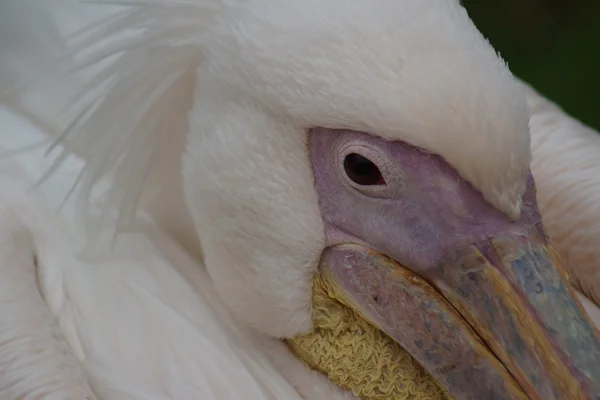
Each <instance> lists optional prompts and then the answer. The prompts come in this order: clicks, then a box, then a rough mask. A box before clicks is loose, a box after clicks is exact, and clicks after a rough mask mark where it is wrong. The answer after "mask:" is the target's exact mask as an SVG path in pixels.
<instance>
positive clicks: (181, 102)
mask: <svg viewBox="0 0 600 400" xmlns="http://www.w3.org/2000/svg"><path fill="white" fill-rule="evenodd" d="M49 3H51V4H49ZM66 3H68V2H65V1H64V0H53V1H51V2H48V0H9V1H8V4H5V5H4V4H3V5H2V6H0V8H1V9H2V10H4V9H5V8H6V9H7V10H8V9H10V10H11V12H10V13H5V12H4V11H2V12H0V14H4V15H6V16H7V17H8V16H9V15H10V17H11V18H12V19H13V24H12V25H11V26H12V27H14V28H15V29H14V30H16V28H19V29H20V32H19V31H15V32H2V33H3V35H4V37H5V38H7V37H8V36H6V35H9V34H13V35H14V36H13V37H14V38H15V39H14V40H13V39H11V40H7V39H5V40H6V43H2V44H0V45H1V46H2V47H3V48H4V49H6V52H7V53H8V55H7V56H6V57H11V56H14V59H18V60H19V61H21V62H22V63H23V60H25V62H24V63H27V62H29V63H30V64H32V63H40V62H41V63H43V65H44V67H43V71H42V69H41V68H39V67H38V66H36V65H30V67H31V69H32V71H35V73H29V74H20V71H17V72H15V69H14V68H13V69H12V70H10V69H9V68H4V69H0V90H2V91H3V93H2V96H1V97H0V102H2V103H4V104H5V105H7V106H9V107H11V108H13V109H15V111H17V112H20V113H22V114H25V117H27V118H29V119H32V120H34V121H33V122H40V121H43V122H44V123H45V124H46V127H47V130H50V127H52V128H54V129H53V130H54V131H55V132H53V133H54V134H55V135H54V136H55V137H53V140H52V142H51V143H50V145H49V149H48V152H51V151H53V150H55V149H60V150H59V155H58V156H57V158H56V161H55V162H54V164H53V166H52V167H51V168H50V169H49V171H48V172H47V174H45V176H44V177H42V181H44V180H46V179H47V178H48V177H50V176H51V175H52V174H53V172H54V171H55V170H57V169H58V168H59V167H60V165H61V163H62V162H63V161H64V159H65V158H66V157H67V156H68V155H69V154H70V153H71V152H74V153H76V154H78V155H80V156H82V157H83V159H84V160H85V163H84V167H83V169H82V171H81V174H80V176H79V178H78V179H77V182H75V183H74V187H75V186H76V187H77V188H78V192H79V195H80V197H79V199H78V201H79V204H78V210H79V212H80V213H81V215H82V217H83V218H84V220H85V221H86V222H87V225H88V227H91V226H93V225H94V224H92V223H90V222H91V220H90V218H91V214H90V213H89V212H88V211H89V204H90V198H91V196H92V191H93V189H94V187H95V186H96V184H97V183H98V182H99V181H100V180H101V179H102V178H103V177H105V176H107V175H109V176H110V177H111V179H112V181H111V185H110V187H109V189H108V192H107V193H106V197H105V198H104V199H103V202H102V206H101V211H106V212H108V211H109V210H116V212H117V213H118V219H117V226H116V227H115V228H116V231H115V233H117V232H118V231H121V230H123V229H124V228H125V227H126V226H127V225H128V224H129V222H130V221H131V218H132V217H133V216H134V215H135V213H136V209H137V208H138V205H139V204H140V202H141V201H145V200H146V199H149V198H151V197H152V195H153V194H156V192H157V191H160V178H159V176H160V175H159V174H161V173H164V171H165V167H167V168H166V170H169V169H170V170H172V168H173V163H174V162H177V160H178V159H179V157H180V155H181V152H182V151H183V145H184V144H185V138H186V134H187V129H188V128H187V119H188V118H187V117H188V115H187V113H188V112H189V110H190V108H191V106H192V103H193V90H194V80H195V70H196V68H197V67H198V65H199V64H200V63H201V61H202V46H203V43H204V42H205V35H207V34H208V33H209V31H210V27H211V26H212V25H213V21H214V18H216V17H217V16H218V15H219V14H220V11H222V9H223V8H224V7H226V6H227V2H226V1H220V0H204V1H203V0H107V1H103V0H98V1H91V2H88V3H93V5H90V4H86V5H84V4H71V7H73V6H75V7H81V8H85V7H96V8H97V9H100V8H101V7H105V9H106V10H110V11H111V12H110V15H108V16H105V17H103V18H96V21H95V22H93V23H89V24H87V26H85V27H84V28H83V29H79V30H78V31H77V32H76V33H75V34H71V35H69V36H63V37H60V38H59V41H56V40H55V41H54V42H55V44H56V46H55V49H56V51H54V53H52V51H48V48H47V46H48V45H47V44H46V42H47V41H48V40H46V41H44V40H42V39H44V38H45V37H48V36H49V31H50V29H51V26H50V25H48V24H45V25H40V24H38V25H35V24H33V23H31V22H34V21H33V18H37V19H39V18H41V17H40V16H41V15H42V14H43V13H47V12H49V10H50V8H51V7H53V6H54V5H56V6H57V7H58V5H62V6H65V9H66V8H67V4H66ZM52 11H54V12H55V14H58V12H57V11H56V10H52ZM58 17H59V18H58V20H59V22H60V15H58ZM15 18H16V19H17V21H14V19H15ZM19 19H20V20H19ZM14 22H16V23H14ZM23 26H28V27H30V28H28V29H30V30H28V31H26V33H27V37H26V38H25V37H24V36H23V33H24V32H25V31H23V29H22V27H23ZM33 26H38V28H31V27H33ZM5 30H6V29H5ZM19 35H20V36H19ZM52 35H54V37H58V34H57V33H56V32H53V33H52ZM24 39H26V40H24ZM9 44H11V45H12V48H11V47H10V46H9ZM15 49H16V50H18V51H15ZM40 50H44V52H42V53H41V54H42V55H43V56H44V57H45V59H44V60H41V59H40V57H37V58H30V59H29V61H27V60H28V59H27V57H23V56H22V55H23V54H25V55H30V54H38V53H39V51H40ZM53 50H54V49H53ZM57 51H60V57H57V58H54V57H53V54H56V52H57ZM19 56H21V57H19ZM3 57H5V55H3ZM48 65H50V67H48ZM9 71H10V72H9ZM15 74H17V75H19V76H17V77H16V78H17V83H16V84H14V82H15ZM58 75H60V76H61V77H62V78H63V79H66V80H68V81H69V85H68V86H70V89H71V90H70V91H69V92H68V93H61V96H58V93H52V92H48V88H49V87H52V85H49V84H50V83H52V81H53V80H55V79H57V76H58ZM32 76H36V77H35V79H31V78H32ZM9 84H10V86H9ZM63 90H64V85H63ZM28 92H31V93H35V94H41V95H42V97H44V98H45V99H53V98H55V95H56V100H57V101H58V103H60V104H59V105H60V107H61V109H63V110H64V112H63V113H62V114H61V115H60V116H55V117H53V118H56V119H55V120H54V119H53V120H52V121H48V119H49V118H50V117H49V116H47V115H41V114H42V113H41V112H38V110H32V109H31V108H29V109H28V108H27V107H26V106H23V103H22V102H20V101H15V99H16V98H19V96H15V93H16V94H22V93H28ZM54 109H56V107H54ZM36 117H39V118H36ZM36 119H37V121H35V120H36ZM165 163H166V164H168V165H165ZM168 167H170V168H168ZM90 233H92V232H91V231H90Z"/></svg>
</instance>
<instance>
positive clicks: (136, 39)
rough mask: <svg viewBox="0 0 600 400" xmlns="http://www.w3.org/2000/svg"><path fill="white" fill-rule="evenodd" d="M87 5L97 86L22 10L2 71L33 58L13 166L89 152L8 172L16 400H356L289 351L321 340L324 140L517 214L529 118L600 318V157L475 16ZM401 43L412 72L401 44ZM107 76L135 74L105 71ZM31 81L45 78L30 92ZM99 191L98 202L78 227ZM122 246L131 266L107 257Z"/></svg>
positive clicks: (7, 287) (544, 184)
mask: <svg viewBox="0 0 600 400" xmlns="http://www.w3.org/2000/svg"><path fill="white" fill-rule="evenodd" d="M59 3H60V4H59ZM63 3H64V4H63ZM68 3H69V2H68V1H65V2H62V3H61V2H56V3H53V6H54V5H55V6H56V7H57V8H56V9H53V10H52V11H53V12H54V15H55V16H56V17H57V18H59V19H60V20H61V21H66V22H68V23H66V22H65V23H66V25H64V24H63V25H60V26H61V27H62V28H64V29H65V30H66V31H71V30H73V29H75V28H77V27H78V25H79V26H81V25H87V24H88V22H89V21H90V20H91V19H94V20H100V21H101V22H100V23H99V24H98V25H95V27H94V28H93V29H92V30H90V31H88V32H86V33H83V34H81V35H80V36H78V37H77V39H74V40H73V41H72V42H69V43H67V48H69V49H76V50H77V51H74V52H73V53H70V54H69V56H72V57H73V58H74V59H75V61H73V62H74V63H75V64H79V65H80V66H84V65H85V66H87V65H88V64H90V65H91V68H83V69H81V70H80V69H77V71H76V73H75V72H72V71H70V70H68V68H67V67H70V66H71V64H69V63H67V65H64V64H54V63H52V61H53V58H54V56H55V55H58V54H60V51H61V50H60V49H61V48H62V47H63V45H64V44H63V43H61V40H60V38H58V36H59V34H58V33H55V32H53V31H52V28H51V25H44V24H42V23H41V22H39V23H38V25H37V27H38V28H39V29H33V28H27V29H24V27H26V24H25V21H33V19H32V18H33V17H36V18H39V19H37V21H43V20H44V18H46V16H45V14H43V13H42V12H41V11H40V8H38V7H40V4H37V2H35V1H31V0H28V1H20V2H19V3H18V4H17V2H16V1H13V2H7V3H6V4H3V5H1V6H0V15H1V17H0V35H1V36H0V40H1V41H0V51H2V52H6V54H10V55H11V58H9V57H3V58H2V60H1V61H0V90H4V91H5V93H8V94H5V96H4V99H5V104H6V105H7V106H8V107H9V108H10V109H12V114H11V113H9V112H5V113H4V114H3V115H2V121H3V126H2V131H1V133H2V136H1V138H2V142H1V143H2V144H3V148H4V150H9V148H15V147H19V146H21V145H26V144H29V143H37V142H39V141H42V140H43V139H44V138H45V134H57V133H58V132H66V134H64V135H63V136H61V139H60V140H59V141H58V145H57V147H56V148H55V149H54V151H53V152H52V154H53V155H54V156H55V157H58V160H59V161H60V163H58V164H56V163H53V162H52V159H50V160H49V159H44V158H43V153H44V151H45V150H46V148H47V147H40V148H39V149H38V150H35V151H32V152H28V153H20V154H18V155H15V156H13V157H11V158H10V159H5V160H3V161H2V163H3V165H2V181H1V182H2V184H1V185H0V193H1V196H0V198H1V201H2V204H3V207H2V213H0V219H1V221H2V222H1V224H2V226H1V228H0V237H1V238H2V240H1V243H2V247H0V249H1V250H0V251H2V253H3V255H2V260H3V261H2V262H3V263H2V265H0V277H2V279H0V285H2V286H0V293H2V295H1V296H2V298H1V299H2V301H0V307H1V310H2V311H0V398H2V399H5V398H6V399H17V398H36V396H42V395H45V396H47V397H45V398H48V399H71V398H72V399H81V398H86V396H87V397H88V398H93V396H96V398H98V399H109V400H113V399H115V400H117V399H188V398H190V399H191V398H201V399H206V400H210V399H216V400H222V399H237V398H240V399H241V398H243V399H249V400H250V399H252V400H254V399H257V400H258V399H295V398H307V399H351V398H353V397H352V396H351V395H349V394H347V393H344V392H342V391H341V390H340V389H338V388H336V387H334V386H333V385H332V384H330V383H329V381H328V380H327V379H326V378H324V377H322V376H321V375H319V374H317V373H315V372H312V371H310V370H309V369H308V368H306V367H305V366H304V365H303V364H301V363H300V362H299V361H298V360H296V359H295V358H294V357H293V356H291V354H290V353H289V352H288V350H287V348H286V347H285V346H284V345H283V344H282V343H281V342H280V341H279V340H277V339H274V338H273V337H286V336H293V335H295V334H297V333H299V332H302V331H306V330H307V329H309V328H310V325H311V321H310V285H311V282H312V281H311V276H312V271H313V269H314V265H315V263H316V260H317V259H318V256H319V254H320V251H321V250H322V247H323V238H322V237H320V236H319V234H317V233H319V232H322V231H323V228H322V222H321V219H320V215H319V211H318V209H317V208H316V207H317V199H316V193H315V190H314V187H312V172H311V170H310V166H309V165H308V164H307V158H306V153H305V152H304V151H303V149H304V148H305V146H306V144H305V137H304V135H303V134H302V132H303V131H304V129H305V128H306V127H309V126H313V125H321V126H333V125H335V126H336V127H343V128H354V129H363V130H364V129H367V128H369V129H371V130H372V131H377V132H378V134H380V135H381V136H382V137H384V138H387V139H394V140H397V139H402V140H405V141H407V142H409V143H411V144H414V145H418V146H422V147H424V148H427V149H428V150H430V151H432V152H436V153H439V154H441V155H443V156H444V157H445V158H446V159H447V160H448V162H450V163H451V164H452V165H453V166H454V167H455V168H457V169H458V170H459V171H460V172H461V173H462V174H463V175H464V176H465V177H466V178H468V179H469V180H470V181H471V182H472V183H473V185H474V186H475V187H477V188H478V189H479V190H481V191H482V193H484V195H485V197H486V199H487V200H488V201H489V202H490V203H492V204H493V205H494V206H496V207H498V208H499V209H501V210H502V211H504V212H505V213H507V214H510V215H513V214H518V212H519V208H520V204H519V201H520V196H521V194H522V192H523V190H524V180H523V179H521V177H522V176H523V175H524V174H525V173H526V171H527V168H528V167H529V162H530V151H529V135H528V134H527V122H528V121H529V118H528V114H527V113H528V109H527V106H526V104H525V99H527V100H528V101H529V104H530V106H532V107H531V110H532V112H533V113H534V115H533V119H532V120H531V121H532V144H533V164H532V168H533V173H534V175H535V176H536V179H537V182H538V186H539V198H540V204H541V206H542V212H543V214H544V221H545V223H546V225H547V228H548V230H549V232H550V235H551V236H552V237H553V238H554V239H555V240H556V241H557V244H558V246H559V248H560V250H561V251H562V252H563V253H564V254H566V255H567V261H568V266H569V268H570V270H571V273H572V275H574V276H575V278H576V279H578V280H579V281H581V282H583V283H582V285H581V289H582V290H585V293H586V294H587V295H588V296H590V297H592V299H593V300H595V301H598V298H596V297H594V296H596V291H597V290H598V289H597V288H598V287H599V286H598V285H600V283H599V282H598V280H597V278H596V275H595V271H596V269H597V265H596V264H597V262H595V260H597V259H598V257H599V256H600V254H599V253H600V250H598V249H597V248H596V246H594V244H595V243H596V239H597V238H598V235H599V232H600V211H598V210H597V209H596V206H595V203H596V202H595V201H594V199H595V198H598V197H597V193H596V192H597V189H596V188H597V187H600V185H599V184H600V182H599V181H600V178H598V177H600V174H596V173H594V171H596V170H597V169H598V168H600V164H598V163H597V162H596V161H595V160H594V153H593V149H595V148H597V147H598V146H600V145H599V144H598V143H600V141H599V139H598V138H597V137H596V136H595V135H594V134H593V132H591V131H590V130H588V128H586V127H583V126H582V125H579V124H577V123H576V122H574V121H572V120H571V119H570V118H569V117H567V116H566V115H564V114H563V113H562V111H560V110H559V109H557V108H555V107H554V106H553V105H551V104H550V103H548V102H546V101H545V100H544V99H542V98H541V97H539V95H537V94H536V93H534V92H532V91H530V90H529V89H528V88H525V90H523V87H522V85H521V84H520V83H518V82H517V81H516V80H515V79H514V78H513V77H512V75H510V73H509V72H508V70H507V69H506V68H505V66H504V63H503V62H502V61H501V60H500V59H499V58H498V57H497V56H496V55H495V53H494V52H493V51H492V50H491V48H490V47H489V45H488V44H487V42H485V40H484V39H483V38H482V37H481V35H480V34H479V33H478V32H477V30H476V29H475V28H474V26H472V24H471V22H470V21H469V20H468V17H467V15H466V13H465V12H464V10H463V9H462V8H460V7H459V6H458V4H457V2H454V1H446V0H438V1H434V2H430V3H427V4H425V3H423V2H420V1H411V0H405V1H400V2H397V1H396V2H393V1H379V2H352V3H351V5H349V4H346V3H345V2H344V5H341V2H337V1H333V0H331V1H328V2H326V3H324V2H321V1H316V0H315V1H308V2H303V3H297V2H296V3H295V2H286V1H266V0H254V1H243V2H242V1H239V2H237V1H232V2H229V1H227V2H225V1H223V2H217V1H193V0H161V1H149V0H133V1H115V2H112V3H119V4H120V5H119V6H116V8H112V6H111V7H110V8H103V7H108V6H105V5H96V6H91V7H97V8H92V10H102V11H103V12H104V10H108V13H109V14H111V13H116V15H117V16H118V17H117V19H110V20H105V19H103V17H104V15H101V14H99V13H97V12H96V11H93V12H91V11H87V13H88V15H87V16H85V15H84V16H82V15H81V14H77V13H73V14H65V12H67V11H68V10H69V6H70V5H69V4H68ZM338 3H339V4H338ZM123 4H124V5H126V6H127V7H125V8H121V5H123ZM60 7H66V8H64V9H62V8H60ZM65 10H67V11H65ZM82 10H84V11H85V8H84V9H82ZM9 11H10V12H9ZM38 11H40V14H37V13H38ZM90 15H91V16H93V18H90ZM392 16H393V17H394V18H396V19H393V20H392ZM9 22H11V24H10V25H9V24H8V23H9ZM307 26H308V28H307ZM45 27H47V29H46V28H45ZM299 27H302V29H299ZM357 27H360V28H361V29H357ZM130 30H134V31H135V30H139V31H138V32H130ZM5 31H6V32H5ZM16 33H18V34H19V36H18V37H17V36H14V37H13V36H11V37H9V36H8V35H9V34H10V35H15V34H16ZM424 33H425V34H424ZM30 34H31V35H30ZM55 34H56V36H53V35H55ZM29 35H30V36H29ZM53 37H55V38H56V40H53V39H52V38H53ZM42 38H43V39H45V40H44V41H41V39H42ZM14 39H19V40H14ZM385 41H397V42H398V43H399V45H398V47H399V52H398V53H397V54H396V53H394V54H389V53H387V52H386V51H385V49H386V48H387V47H386V46H383V45H381V46H377V44H381V43H383V42H385ZM107 42H110V43H112V45H108V47H103V46H106V43H107ZM309 45H310V46H309ZM94 46H95V47H98V48H102V47H103V48H102V49H100V50H99V53H94V52H93V51H92V50H93V48H94ZM422 46H429V47H430V48H434V49H437V50H438V51H434V50H431V51H429V52H426V53H423V52H420V51H419V49H420V47H422ZM52 49H56V50H52ZM123 50H125V51H124V53H123V54H121V57H120V58H114V57H115V55H118V54H116V53H120V52H121V51H123ZM90 51H91V52H92V55H91V56H90V55H88V56H87V57H90V58H86V55H85V54H84V53H86V52H90ZM113 53H114V54H113ZM104 56H106V57H109V56H110V57H109V58H111V57H112V58H114V60H112V59H107V60H100V61H102V62H103V63H105V64H106V65H102V63H101V64H96V61H98V58H103V57H104ZM9 60H10V62H9ZM12 61H15V63H13V62H12ZM54 65H56V66H57V68H58V69H57V70H54V69H53V66H54ZM40 67H42V68H40ZM24 76H25V77H26V78H31V77H32V76H37V77H38V78H40V77H42V79H41V80H39V81H35V82H34V84H33V85H32V86H31V87H30V88H29V89H27V90H17V91H14V89H15V88H14V87H13V86H12V84H13V83H15V82H17V79H21V78H23V77H24ZM421 76H427V77H428V79H427V80H422V79H419V78H420V77H421ZM467 78H468V79H467ZM394 85H396V87H397V86H401V87H403V89H404V92H403V95H405V96H417V98H419V100H420V101H419V102H414V101H413V102H407V101H406V100H405V99H404V98H403V97H402V96H398V94H397V93H396V92H394V91H392V90H390V89H389V88H390V87H392V86H394ZM105 87H108V88H109V89H110V90H108V91H107V92H104V93H103V94H99V95H98V96H94V90H99V91H102V89H103V88H105ZM7 90H8V91H7ZM522 91H524V92H525V95H523V93H522ZM98 93H102V92H98ZM79 94H85V95H86V96H87V97H83V98H80V99H77V100H78V101H77V102H76V103H71V101H72V100H73V96H74V95H75V96H77V95H79ZM90 94H91V96H90ZM358 94H360V96H359V95H358ZM482 96H483V97H482ZM359 98H360V101H358V100H356V99H359ZM67 104H69V105H70V107H68V108H67V113H66V115H64V118H58V116H60V115H61V113H62V111H63V107H64V106H65V105H67ZM87 104H90V107H91V108H90V109H89V110H86V108H85V106H86V105H87ZM392 105H393V107H392ZM386 107H387V108H386ZM433 109H435V110H436V112H433V113H432V112H431V110H433ZM398 110H401V112H399V111H398ZM90 111H93V113H90ZM18 113H20V114H21V116H22V117H23V116H24V117H25V118H28V119H29V120H30V121H31V122H33V123H37V124H38V128H42V129H43V130H45V131H46V132H45V134H40V133H39V132H38V131H37V130H36V129H35V128H34V127H32V126H30V125H27V124H26V123H25V122H23V121H22V120H21V121H20V120H19V119H18V117H17V116H16V114H18ZM188 115H189V118H188ZM76 116H79V117H81V118H79V119H77V118H74V117H76ZM65 121H67V123H69V122H74V123H72V124H71V125H67V123H65ZM448 121H453V123H452V124H448ZM399 127H400V128H399ZM65 128H68V129H67V130H66V131H65ZM474 132H480V133H481V135H480V136H474ZM482 132H483V133H482ZM563 138H565V139H563ZM567 140H568V143H570V142H572V143H573V145H572V146H571V145H567V144H566V143H567ZM466 142H468V143H469V146H465V145H464V144H465V143H466ZM64 149H69V150H72V151H73V152H74V153H75V154H77V155H78V156H79V157H80V159H78V158H77V157H76V156H73V155H67V153H64V154H62V155H61V153H60V151H62V150H64ZM183 154H185V156H184V158H183V160H182V155H183ZM55 159H56V158H55ZM575 160H576V161H577V162H574V161H575ZM54 167H57V168H58V169H56V171H55V172H54V173H53V174H52V175H51V177H50V178H48V180H47V181H46V182H45V183H44V184H42V185H41V186H40V188H39V189H38V190H37V191H35V192H33V193H32V192H29V191H28V189H29V188H30V186H31V185H33V184H34V183H35V182H36V180H37V179H38V178H39V177H40V176H41V175H42V174H43V173H44V172H45V171H46V170H47V169H48V168H50V169H52V168H54ZM82 168H83V171H84V174H83V175H81V176H80V171H81V169H82ZM182 171H183V172H182ZM265 176H268V177H269V179H264V178H265ZM77 181H78V182H79V186H78V188H77V191H76V193H77V194H78V195H80V196H79V197H78V196H77V195H75V196H73V197H72V199H71V202H68V203H67V204H66V206H65V207H64V208H63V211H62V213H61V214H59V215H54V213H53V211H54V210H55V209H56V208H57V207H58V206H59V205H60V204H61V203H62V201H63V199H64V196H65V195H66V194H67V193H68V192H69V190H70V189H71V186H72V184H73V183H74V182H77ZM105 195H107V196H105ZM73 200H75V201H73ZM138 208H139V209H141V215H137V214H136V211H137V210H138ZM573 210H577V213H576V214H575V215H574V213H573ZM192 218H193V222H192ZM81 221H85V222H86V224H85V226H83V227H82V226H81V225H80V222H81ZM115 227H116V229H117V230H118V231H119V232H120V235H119V236H118V239H117V240H116V242H115V247H114V249H111V248H107V247H103V246H105V243H108V244H110V243H111V241H112V239H113V234H114V228H115ZM82 228H85V229H82ZM573 232H576V233H573ZM198 238H199V240H198ZM86 239H87V240H86ZM104 239H107V240H104ZM90 240H91V241H92V242H93V244H94V245H95V246H94V247H93V248H91V249H90V250H89V251H88V252H87V253H86V254H85V257H84V258H83V259H80V258H78V256H79V250H81V248H82V247H84V245H85V244H89V241H90ZM199 243H202V246H200V244H199ZM201 249H202V250H201ZM34 255H35V259H36V260H37V264H34ZM205 264H206V265H205ZM287 265H290V266H293V267H294V268H287V269H285V271H283V272H282V266H287ZM209 275H210V277H209ZM38 293H39V294H38ZM40 295H41V297H40ZM29 300H31V301H29ZM586 306H587V307H588V310H591V312H592V313H593V314H592V316H594V317H596V318H597V317H598V315H599V314H598V310H597V309H595V308H594V306H593V305H592V304H591V303H589V302H587V303H586ZM227 307H229V309H230V310H232V311H233V312H230V311H228V308H227ZM596 321H599V319H596ZM249 326H250V327H251V328H249Z"/></svg>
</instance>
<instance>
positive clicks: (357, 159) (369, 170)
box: [344, 153, 385, 186]
mask: <svg viewBox="0 0 600 400" xmlns="http://www.w3.org/2000/svg"><path fill="white" fill-rule="evenodd" d="M344 170H345V171H346V175H348V178H350V179H351V180H352V181H353V182H354V183H356V184H359V185H362V186H372V185H385V181H384V179H383V176H382V175H381V172H380V171H379V168H377V166H376V165H375V164H373V163H372V162H371V161H370V160H369V159H367V158H365V157H363V156H361V155H360V154H356V153H352V154H348V155H347V156H346V158H345V159H344Z"/></svg>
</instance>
